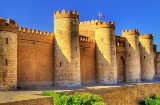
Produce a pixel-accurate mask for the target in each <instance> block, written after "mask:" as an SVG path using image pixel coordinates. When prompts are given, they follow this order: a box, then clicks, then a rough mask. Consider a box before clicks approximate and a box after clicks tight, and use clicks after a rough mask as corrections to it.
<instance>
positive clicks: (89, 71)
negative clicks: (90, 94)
mask: <svg viewBox="0 0 160 105" xmlns="http://www.w3.org/2000/svg"><path fill="white" fill-rule="evenodd" d="M80 65H81V66H80V69H81V84H82V85H87V84H94V83H95V76H96V73H95V71H96V70H95V42H92V43H91V42H83V41H81V42H80Z"/></svg>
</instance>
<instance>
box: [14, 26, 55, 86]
mask: <svg viewBox="0 0 160 105" xmlns="http://www.w3.org/2000/svg"><path fill="white" fill-rule="evenodd" d="M17 34H18V35H17V39H18V47H17V52H18V56H17V60H18V70H17V71H18V86H19V87H32V86H37V85H53V64H54V63H53V59H54V58H53V56H54V54H53V52H54V51H53V39H54V35H53V34H51V33H49V32H48V33H47V32H42V31H39V30H31V29H26V28H21V27H19V28H18V30H17Z"/></svg>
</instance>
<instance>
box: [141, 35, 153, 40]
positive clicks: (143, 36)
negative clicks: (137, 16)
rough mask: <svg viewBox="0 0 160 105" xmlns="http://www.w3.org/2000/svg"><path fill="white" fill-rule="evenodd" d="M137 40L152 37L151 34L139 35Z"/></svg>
mask: <svg viewBox="0 0 160 105" xmlns="http://www.w3.org/2000/svg"><path fill="white" fill-rule="evenodd" d="M139 38H142V39H153V35H152V34H141V35H140V36H139Z"/></svg>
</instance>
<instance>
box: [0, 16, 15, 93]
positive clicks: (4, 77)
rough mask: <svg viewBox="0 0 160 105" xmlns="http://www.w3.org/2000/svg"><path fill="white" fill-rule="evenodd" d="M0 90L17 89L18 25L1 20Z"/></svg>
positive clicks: (11, 21) (10, 21)
mask: <svg viewBox="0 0 160 105" xmlns="http://www.w3.org/2000/svg"><path fill="white" fill-rule="evenodd" d="M0 26H1V27H0V61H1V62H0V90H16V89H17V34H16V29H17V23H16V22H15V21H14V20H11V19H9V20H8V22H7V23H6V20H5V19H3V18H0Z"/></svg>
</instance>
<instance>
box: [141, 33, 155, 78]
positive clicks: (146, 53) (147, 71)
mask: <svg viewBox="0 0 160 105" xmlns="http://www.w3.org/2000/svg"><path fill="white" fill-rule="evenodd" d="M139 41H140V52H141V53H140V58H141V76H142V77H141V78H142V80H143V81H152V80H153V78H154V77H155V67H154V53H153V36H152V34H144V35H140V36H139Z"/></svg>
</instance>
